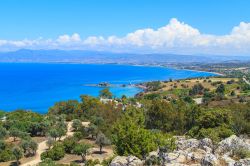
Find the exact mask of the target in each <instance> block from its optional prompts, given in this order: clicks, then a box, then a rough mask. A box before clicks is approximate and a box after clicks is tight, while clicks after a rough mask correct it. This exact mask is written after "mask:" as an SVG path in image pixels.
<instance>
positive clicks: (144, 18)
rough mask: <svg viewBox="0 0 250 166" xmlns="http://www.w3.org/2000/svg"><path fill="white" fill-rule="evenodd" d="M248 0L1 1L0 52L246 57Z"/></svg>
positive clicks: (249, 39) (249, 50) (249, 51)
mask: <svg viewBox="0 0 250 166" xmlns="http://www.w3.org/2000/svg"><path fill="white" fill-rule="evenodd" d="M249 6H250V1H248V0H1V1H0V51H12V50H18V49H67V50H75V49H77V50H78V49H80V50H97V51H111V52H136V53H176V54H211V55H247V56H250V12H249Z"/></svg>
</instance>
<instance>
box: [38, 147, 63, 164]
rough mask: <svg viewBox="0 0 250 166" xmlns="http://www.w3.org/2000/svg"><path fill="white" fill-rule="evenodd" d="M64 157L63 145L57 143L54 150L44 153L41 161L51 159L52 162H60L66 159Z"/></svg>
mask: <svg viewBox="0 0 250 166" xmlns="http://www.w3.org/2000/svg"><path fill="white" fill-rule="evenodd" d="M64 155H65V150H64V146H63V145H62V144H61V143H57V144H55V146H54V147H53V148H52V149H50V150H48V151H47V152H43V153H42V154H41V159H42V160H45V159H47V158H50V159H52V160H60V159H61V158H63V157H64Z"/></svg>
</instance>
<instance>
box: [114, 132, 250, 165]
mask: <svg viewBox="0 0 250 166" xmlns="http://www.w3.org/2000/svg"><path fill="white" fill-rule="evenodd" d="M176 139H177V140H176V150H175V151H173V152H170V153H161V152H159V150H158V151H154V152H151V153H150V154H149V156H148V157H147V158H146V159H145V160H140V159H138V158H137V157H135V156H127V157H126V156H117V157H115V158H114V159H113V160H112V162H111V164H110V165H111V166H128V165H129V166H143V165H166V166H188V165H191V166H250V158H247V157H246V158H243V159H240V156H241V158H242V156H244V154H245V153H244V152H248V153H249V152H250V140H249V139H244V138H240V137H237V136H235V135H232V136H231V137H229V138H226V139H224V140H222V141H221V142H219V143H218V144H216V145H215V144H213V143H212V141H211V140H210V139H208V138H204V139H202V140H197V139H186V138H185V137H176ZM248 157H249V156H248Z"/></svg>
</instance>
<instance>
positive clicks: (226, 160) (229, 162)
mask: <svg viewBox="0 0 250 166" xmlns="http://www.w3.org/2000/svg"><path fill="white" fill-rule="evenodd" d="M221 160H223V161H224V163H225V164H227V166H234V163H235V161H234V160H233V159H232V158H231V157H229V156H228V155H223V156H221Z"/></svg>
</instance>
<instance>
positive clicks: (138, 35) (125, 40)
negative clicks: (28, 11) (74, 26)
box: [0, 18, 250, 55]
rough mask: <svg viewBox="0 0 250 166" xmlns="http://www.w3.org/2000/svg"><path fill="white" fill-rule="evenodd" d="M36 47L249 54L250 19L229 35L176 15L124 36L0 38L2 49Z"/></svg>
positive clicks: (75, 34) (0, 48)
mask: <svg viewBox="0 0 250 166" xmlns="http://www.w3.org/2000/svg"><path fill="white" fill-rule="evenodd" d="M6 48H9V49H18V48H33V49H36V48H37V49H39V48H40V49H41V48H42V49H54V48H56V49H83V50H88V49H91V50H104V51H116V52H117V51H118V52H139V53H181V54H198V53H202V54H222V55H250V23H245V22H241V23H240V24H239V25H238V26H235V27H233V28H232V31H231V32H230V33H229V34H227V35H221V36H218V35H212V34H203V33H201V32H200V31H199V30H198V29H196V28H194V27H192V26H190V25H188V24H186V23H184V22H180V21H178V20H177V19H176V18H173V19H171V20H170V21H169V23H168V24H167V25H166V26H163V27H160V28H158V29H151V28H147V29H139V30H136V31H134V32H132V33H128V34H127V35H126V36H124V37H117V36H109V37H106V38H104V37H102V36H90V37H88V38H86V39H81V37H80V35H79V34H77V33H74V34H72V35H67V34H65V35H62V36H59V37H58V38H57V39H55V40H52V39H47V40H43V39H37V40H27V39H26V40H22V41H7V40H0V50H4V49H6Z"/></svg>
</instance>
